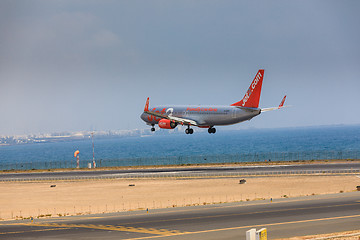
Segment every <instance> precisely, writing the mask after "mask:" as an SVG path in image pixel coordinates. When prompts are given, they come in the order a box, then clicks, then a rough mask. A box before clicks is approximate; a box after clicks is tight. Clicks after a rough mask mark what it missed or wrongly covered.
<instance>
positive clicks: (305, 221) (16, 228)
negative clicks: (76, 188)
mask: <svg viewBox="0 0 360 240" xmlns="http://www.w3.org/2000/svg"><path fill="white" fill-rule="evenodd" d="M263 227H265V228H267V231H268V238H269V239H277V238H288V237H294V236H304V235H313V234H323V233H332V232H341V231H350V230H359V228H360V192H351V193H339V194H332V195H319V196H308V197H301V198H292V199H275V200H274V201H273V202H270V201H269V200H267V201H265V200H264V201H254V202H239V203H231V204H221V205H220V204H219V205H206V206H197V207H186V208H168V209H158V210H151V209H150V210H149V212H148V213H147V212H146V211H134V212H123V213H113V214H103V215H88V216H74V217H63V218H53V219H35V221H34V223H31V222H30V220H21V221H9V222H0V239H25V240H30V239H54V240H60V239H77V240H78V239H110V240H112V239H128V240H140V239H176V240H180V239H181V240H184V239H194V240H200V239H201V240H204V239H207V240H209V239H210V240H215V239H216V240H218V239H227V240H233V239H234V240H235V239H245V232H246V231H247V230H249V229H251V228H256V229H260V228H263Z"/></svg>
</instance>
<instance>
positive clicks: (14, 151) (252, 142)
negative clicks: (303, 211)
mask: <svg viewBox="0 0 360 240" xmlns="http://www.w3.org/2000/svg"><path fill="white" fill-rule="evenodd" d="M162 131H166V130H162ZM94 146H95V148H94V149H95V159H96V160H97V161H100V160H102V161H106V160H112V161H115V160H120V159H127V161H130V163H126V164H125V163H124V164H125V165H132V164H131V159H143V160H142V161H145V160H146V159H160V158H161V159H162V160H161V162H160V163H159V164H163V163H164V164H179V163H189V161H190V162H191V160H189V159H195V158H196V157H200V158H201V159H202V160H204V159H205V160H207V161H210V162H211V161H212V160H211V159H215V158H212V156H217V158H219V156H258V155H259V154H262V156H263V157H262V159H267V158H269V160H270V159H271V157H272V158H274V156H275V158H276V154H278V153H297V154H298V156H299V154H306V153H314V152H325V153H326V152H333V153H334V152H341V153H342V152H347V153H351V154H352V155H351V156H350V157H349V158H358V157H360V156H357V155H358V154H359V150H360V126H359V125H356V126H330V127H329V126H328V127H304V128H285V129H252V130H236V131H231V130H226V128H221V129H218V131H217V133H216V134H208V133H207V132H195V133H194V134H192V135H186V134H181V133H177V134H164V135H157V134H153V135H148V136H142V137H140V136H138V137H118V138H108V139H106V138H105V139H104V138H103V139H97V138H96V135H95V137H94ZM75 150H79V151H80V159H81V160H82V161H86V162H89V161H91V160H92V158H93V152H92V142H91V139H84V140H76V141H68V142H55V143H34V144H23V145H12V146H0V165H4V164H13V163H34V162H48V163H49V162H68V163H74V162H75V158H74V156H73V154H74V151H75ZM310 157H311V156H310ZM238 158H240V157H238ZM144 159H145V160H144ZM179 159H187V162H181V161H180V160H179ZM274 160H277V159H274ZM284 160H286V159H284ZM179 161H180V162H179ZM242 161H246V159H243V160H242ZM133 162H134V165H139V164H141V163H136V161H133ZM195 162H196V161H195ZM154 164H156V163H154ZM145 165H152V164H151V163H150V162H149V164H145Z"/></svg>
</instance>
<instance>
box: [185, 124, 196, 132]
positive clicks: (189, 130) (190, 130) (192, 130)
mask: <svg viewBox="0 0 360 240" xmlns="http://www.w3.org/2000/svg"><path fill="white" fill-rule="evenodd" d="M185 133H186V134H193V133H194V129H192V128H190V125H189V126H188V128H187V129H185Z"/></svg>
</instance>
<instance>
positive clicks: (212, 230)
mask: <svg viewBox="0 0 360 240" xmlns="http://www.w3.org/2000/svg"><path fill="white" fill-rule="evenodd" d="M357 217H360V215H352V216H341V217H330V218H319V219H308V220H299V221H290V222H280V223H269V224H259V225H249V226H241V227H232V228H220V229H210V230H203V231H196V232H182V233H178V234H172V235H167V236H166V235H164V236H152V237H151V236H149V237H139V238H127V239H125V240H142V239H152V238H163V237H171V236H180V235H190V234H200V233H209V232H220V231H228V230H236V229H242V228H256V227H267V226H277V225H285V224H297V223H306V222H316V221H329V220H335V219H345V218H357Z"/></svg>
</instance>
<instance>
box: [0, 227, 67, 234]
mask: <svg viewBox="0 0 360 240" xmlns="http://www.w3.org/2000/svg"><path fill="white" fill-rule="evenodd" d="M65 229H70V228H47V229H35V230H30V231H17V232H0V235H5V234H20V233H28V232H46V231H56V230H65Z"/></svg>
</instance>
